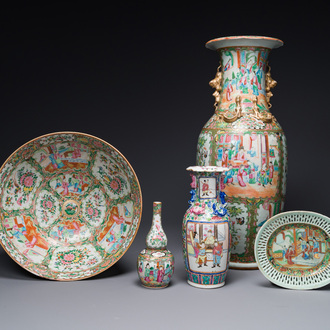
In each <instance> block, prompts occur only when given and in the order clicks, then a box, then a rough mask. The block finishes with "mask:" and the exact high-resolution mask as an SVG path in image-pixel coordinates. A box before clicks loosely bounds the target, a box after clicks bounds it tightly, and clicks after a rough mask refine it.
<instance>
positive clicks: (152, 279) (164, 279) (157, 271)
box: [138, 250, 174, 287]
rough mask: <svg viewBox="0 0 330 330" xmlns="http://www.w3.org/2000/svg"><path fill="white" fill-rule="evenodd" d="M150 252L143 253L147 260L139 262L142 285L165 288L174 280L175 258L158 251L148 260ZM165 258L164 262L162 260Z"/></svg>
mask: <svg viewBox="0 0 330 330" xmlns="http://www.w3.org/2000/svg"><path fill="white" fill-rule="evenodd" d="M149 252H150V251H146V250H144V251H142V252H141V255H145V256H146V258H145V259H143V260H141V261H139V264H138V272H139V276H140V279H141V282H142V285H144V286H147V287H165V286H167V285H168V284H169V283H170V281H171V278H172V275H173V271H174V262H173V258H172V257H169V256H166V253H165V252H162V251H157V252H153V253H151V255H150V258H148V255H146V253H147V254H149ZM162 257H164V259H163V260H162V259H161V258H162ZM152 259H154V260H152Z"/></svg>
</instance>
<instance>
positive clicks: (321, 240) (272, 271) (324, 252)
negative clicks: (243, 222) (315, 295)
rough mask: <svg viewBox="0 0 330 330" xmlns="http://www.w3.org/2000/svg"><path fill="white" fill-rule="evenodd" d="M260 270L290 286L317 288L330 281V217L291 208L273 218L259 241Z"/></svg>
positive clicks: (271, 279)
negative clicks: (291, 209)
mask: <svg viewBox="0 0 330 330" xmlns="http://www.w3.org/2000/svg"><path fill="white" fill-rule="evenodd" d="M254 253H255V258H256V261H257V264H258V267H259V269H260V271H261V272H262V273H263V275H264V276H265V277H266V278H267V279H268V280H269V281H271V282H273V283H274V284H276V285H279V286H281V287H284V288H288V289H303V290H307V289H316V288H319V287H322V286H325V285H327V284H329V283H330V263H329V257H330V218H328V217H326V216H324V215H322V214H319V213H314V212H308V211H290V212H283V213H280V214H278V215H275V216H274V217H272V218H270V219H269V220H268V221H267V222H266V223H265V224H264V225H263V226H262V227H261V229H260V231H259V232H258V235H257V237H256V241H255V247H254Z"/></svg>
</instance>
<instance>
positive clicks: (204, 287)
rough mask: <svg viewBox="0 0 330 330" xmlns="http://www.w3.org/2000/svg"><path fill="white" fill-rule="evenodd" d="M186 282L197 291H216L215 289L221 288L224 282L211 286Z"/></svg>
mask: <svg viewBox="0 0 330 330" xmlns="http://www.w3.org/2000/svg"><path fill="white" fill-rule="evenodd" d="M187 282H188V284H190V285H191V286H193V287H195V288H199V289H217V288H221V287H222V286H224V285H225V282H222V283H220V284H211V285H205V284H198V283H194V282H191V281H189V280H187Z"/></svg>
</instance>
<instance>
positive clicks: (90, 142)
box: [0, 132, 142, 280]
mask: <svg viewBox="0 0 330 330" xmlns="http://www.w3.org/2000/svg"><path fill="white" fill-rule="evenodd" d="M0 176H1V185H0V190H1V193H0V205H1V210H0V214H1V227H0V229H1V232H0V239H1V243H2V245H3V247H4V248H5V250H6V251H7V253H8V254H9V255H10V256H11V257H12V258H13V259H14V260H15V261H17V262H18V263H19V264H20V265H21V266H22V267H24V268H25V269H27V270H29V271H30V272H32V273H34V274H36V275H39V276H42V277H46V278H50V279H57V280H73V279H81V278H86V277H90V276H93V275H95V274H98V273H100V272H101V271H103V270H105V269H107V268H108V267H110V266H111V265H113V264H114V263H115V262H116V261H117V260H118V259H119V258H120V257H121V256H122V255H123V254H124V253H125V252H126V250H127V248H128V247H129V245H130V244H131V242H132V240H133V239H134V237H135V234H136V232H137V229H138V226H139V223H140V217H141V203H142V200H141V191H140V186H139V182H138V179H137V177H136V175H135V173H134V170H133V169H132V167H131V165H130V164H129V163H128V161H127V160H126V159H125V157H124V156H123V155H122V154H121V153H120V152H119V151H118V150H117V149H115V148H114V147H112V146H111V145H109V144H108V143H106V142H105V141H103V140H100V139H98V138H96V137H93V136H90V135H87V134H83V133H73V132H64V133H54V134H49V135H46V136H42V137H39V138H37V139H34V140H32V141H30V142H28V143H26V144H25V145H23V146H22V147H21V148H19V149H18V150H17V151H16V152H14V153H13V154H12V155H11V156H10V157H9V158H8V159H7V161H6V162H5V164H4V165H3V166H2V168H1V170H0Z"/></svg>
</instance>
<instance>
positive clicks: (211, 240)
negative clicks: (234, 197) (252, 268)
mask: <svg viewBox="0 0 330 330" xmlns="http://www.w3.org/2000/svg"><path fill="white" fill-rule="evenodd" d="M187 170H188V171H189V172H190V173H191V177H192V183H191V188H192V189H191V190H190V193H191V199H190V201H189V204H190V206H189V208H188V210H187V211H186V213H185V216H184V219H183V226H182V237H183V255H184V262H185V268H186V273H187V277H188V283H189V284H190V285H192V286H194V287H198V288H205V289H209V288H218V287H221V286H223V285H224V284H225V279H226V275H227V269H228V263H229V256H230V223H229V221H230V219H229V215H228V212H227V209H226V202H225V194H224V193H223V192H221V173H222V172H223V171H224V170H227V169H226V168H222V167H218V166H206V167H200V166H191V167H188V168H187Z"/></svg>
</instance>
